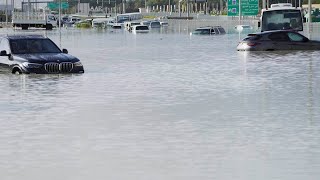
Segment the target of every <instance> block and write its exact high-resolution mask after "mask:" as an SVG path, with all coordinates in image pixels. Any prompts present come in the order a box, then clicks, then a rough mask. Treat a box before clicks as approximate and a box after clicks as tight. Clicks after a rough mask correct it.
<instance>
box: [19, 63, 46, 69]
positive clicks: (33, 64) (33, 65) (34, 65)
mask: <svg viewBox="0 0 320 180" xmlns="http://www.w3.org/2000/svg"><path fill="white" fill-rule="evenodd" d="M22 65H23V66H24V67H26V68H40V67H42V64H37V63H28V62H24V63H22Z"/></svg>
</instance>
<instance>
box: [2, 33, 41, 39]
mask: <svg viewBox="0 0 320 180" xmlns="http://www.w3.org/2000/svg"><path fill="white" fill-rule="evenodd" d="M2 37H5V38H7V39H47V37H44V36H43V35H35V34H33V35H5V36H2Z"/></svg>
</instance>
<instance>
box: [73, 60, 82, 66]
mask: <svg viewBox="0 0 320 180" xmlns="http://www.w3.org/2000/svg"><path fill="white" fill-rule="evenodd" d="M73 65H74V66H82V63H81V62H80V61H78V62H75V63H73Z"/></svg>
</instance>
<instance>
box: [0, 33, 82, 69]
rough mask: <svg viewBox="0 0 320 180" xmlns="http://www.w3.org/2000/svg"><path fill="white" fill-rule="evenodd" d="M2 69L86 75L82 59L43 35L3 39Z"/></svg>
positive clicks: (0, 49) (1, 42)
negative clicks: (60, 47)
mask: <svg viewBox="0 0 320 180" xmlns="http://www.w3.org/2000/svg"><path fill="white" fill-rule="evenodd" d="M0 70H1V71H9V72H11V73H14V74H22V73H26V74H29V73H36V74H52V73H54V74H57V73H84V69H83V65H82V64H81V62H80V60H79V59H78V58H76V57H74V56H71V55H69V54H68V51H67V50H66V49H62V51H61V50H60V49H59V47H58V46H57V45H56V44H55V43H54V42H53V41H52V40H50V39H49V38H47V37H44V36H42V35H7V36H3V37H1V38H0Z"/></svg>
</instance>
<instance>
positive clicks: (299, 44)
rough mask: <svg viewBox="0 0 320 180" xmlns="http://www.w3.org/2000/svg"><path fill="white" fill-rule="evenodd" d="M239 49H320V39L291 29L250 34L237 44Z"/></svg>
mask: <svg viewBox="0 0 320 180" xmlns="http://www.w3.org/2000/svg"><path fill="white" fill-rule="evenodd" d="M237 50H238V51H275V50H320V41H313V40H309V39H308V38H307V37H305V36H303V35H301V34H299V33H297V32H295V31H290V30H277V31H265V32H261V33H255V34H248V37H246V38H244V39H243V40H242V41H241V42H240V43H239V44H238V46H237Z"/></svg>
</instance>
